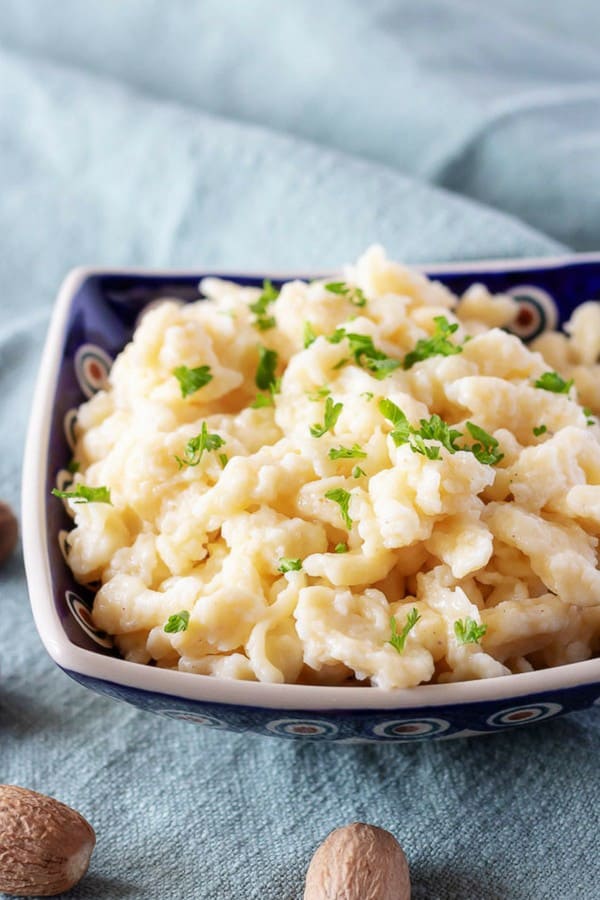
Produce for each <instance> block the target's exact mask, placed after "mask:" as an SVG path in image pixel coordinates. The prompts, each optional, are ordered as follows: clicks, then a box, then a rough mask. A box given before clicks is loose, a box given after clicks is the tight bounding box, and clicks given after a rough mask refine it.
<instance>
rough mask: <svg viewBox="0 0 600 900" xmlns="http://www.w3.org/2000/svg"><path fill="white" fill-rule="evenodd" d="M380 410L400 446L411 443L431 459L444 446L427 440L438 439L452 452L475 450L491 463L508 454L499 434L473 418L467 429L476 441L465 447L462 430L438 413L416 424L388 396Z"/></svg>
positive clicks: (435, 456)
mask: <svg viewBox="0 0 600 900" xmlns="http://www.w3.org/2000/svg"><path fill="white" fill-rule="evenodd" d="M379 411H380V412H381V414H382V415H383V416H384V417H385V418H386V419H387V420H388V421H389V422H391V423H392V425H393V428H392V431H391V432H390V437H391V438H392V440H393V441H394V443H395V444H396V446H397V447H400V446H401V445H402V444H408V445H409V446H410V449H411V450H412V452H413V453H420V454H421V455H422V456H426V457H427V459H439V458H440V447H439V446H437V445H435V446H431V444H429V443H426V441H438V442H439V443H440V444H441V445H442V447H445V448H446V450H447V451H448V452H449V453H457V452H458V451H459V450H465V451H467V452H468V453H472V454H473V456H474V457H475V458H476V459H477V460H479V462H481V463H485V464H486V465H490V466H493V465H495V464H496V463H498V462H500V460H501V459H503V458H504V454H503V453H500V452H499V451H498V446H499V445H498V441H497V440H496V438H495V437H493V436H492V435H491V434H488V433H487V431H485V430H484V429H483V428H480V427H479V425H475V424H474V423H473V422H467V429H468V431H469V433H470V435H471V437H472V438H474V440H475V443H474V444H472V445H471V446H470V447H469V446H466V445H465V446H462V447H461V446H459V445H458V444H457V441H458V439H459V438H461V437H463V434H462V431H459V430H458V429H457V428H452V427H451V426H450V425H448V424H447V422H444V420H443V419H442V418H440V416H438V415H437V414H436V413H434V414H433V415H432V416H430V417H429V419H420V421H419V428H415V427H414V426H413V425H411V424H410V422H409V421H408V419H407V418H406V415H405V413H404V412H402V410H401V409H400V408H399V407H398V406H396V404H395V403H394V402H393V401H392V400H388V399H387V398H384V399H383V400H380V401H379Z"/></svg>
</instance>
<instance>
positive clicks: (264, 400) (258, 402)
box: [250, 394, 275, 409]
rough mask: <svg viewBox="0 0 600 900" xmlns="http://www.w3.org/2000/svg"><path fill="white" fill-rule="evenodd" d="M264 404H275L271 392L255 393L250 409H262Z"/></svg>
mask: <svg viewBox="0 0 600 900" xmlns="http://www.w3.org/2000/svg"><path fill="white" fill-rule="evenodd" d="M265 406H275V398H274V396H273V394H257V395H256V397H255V398H254V400H253V401H252V403H251V404H250V407H251V409H262V408H263V407H265Z"/></svg>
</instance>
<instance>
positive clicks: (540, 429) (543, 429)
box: [533, 425, 548, 437]
mask: <svg viewBox="0 0 600 900" xmlns="http://www.w3.org/2000/svg"><path fill="white" fill-rule="evenodd" d="M547 431H548V429H547V428H546V426H545V425H536V426H534V429H533V433H534V434H535V436H536V437H539V436H540V434H546V432H547Z"/></svg>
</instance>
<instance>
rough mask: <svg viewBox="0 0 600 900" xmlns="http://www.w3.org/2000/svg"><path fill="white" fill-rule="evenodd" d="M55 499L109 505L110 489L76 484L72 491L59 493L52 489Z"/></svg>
mask: <svg viewBox="0 0 600 900" xmlns="http://www.w3.org/2000/svg"><path fill="white" fill-rule="evenodd" d="M52 493H53V495H54V496H55V497H61V498H62V499H63V500H73V502H74V503H110V504H111V505H112V500H111V499H110V489H109V488H107V487H88V486H87V485H86V484H78V485H76V487H75V488H74V489H73V490H72V491H59V490H57V489H56V488H53V489H52Z"/></svg>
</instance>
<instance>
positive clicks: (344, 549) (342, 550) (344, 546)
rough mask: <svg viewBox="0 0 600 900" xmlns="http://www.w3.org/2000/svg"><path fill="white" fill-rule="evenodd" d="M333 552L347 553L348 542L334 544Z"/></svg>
mask: <svg viewBox="0 0 600 900" xmlns="http://www.w3.org/2000/svg"><path fill="white" fill-rule="evenodd" d="M333 552H334V553H347V552H348V544H344V543H340V544H336V545H335V547H334V548H333Z"/></svg>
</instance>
